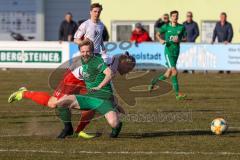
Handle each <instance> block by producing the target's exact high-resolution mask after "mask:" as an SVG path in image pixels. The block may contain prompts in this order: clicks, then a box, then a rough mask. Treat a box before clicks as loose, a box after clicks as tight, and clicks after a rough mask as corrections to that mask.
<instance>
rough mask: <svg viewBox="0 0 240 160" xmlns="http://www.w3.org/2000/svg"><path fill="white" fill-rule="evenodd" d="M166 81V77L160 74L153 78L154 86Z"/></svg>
mask: <svg viewBox="0 0 240 160" xmlns="http://www.w3.org/2000/svg"><path fill="white" fill-rule="evenodd" d="M165 79H166V77H165V76H164V74H160V75H159V76H157V77H155V78H153V80H152V84H153V85H155V84H156V83H157V82H158V81H163V80H165Z"/></svg>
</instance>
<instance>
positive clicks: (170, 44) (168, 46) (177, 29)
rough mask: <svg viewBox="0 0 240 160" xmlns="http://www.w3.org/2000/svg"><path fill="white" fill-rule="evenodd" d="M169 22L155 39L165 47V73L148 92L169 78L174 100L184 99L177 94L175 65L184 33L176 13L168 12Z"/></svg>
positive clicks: (152, 83)
mask: <svg viewBox="0 0 240 160" xmlns="http://www.w3.org/2000/svg"><path fill="white" fill-rule="evenodd" d="M170 16H171V22H170V23H169V24H165V25H163V26H162V27H161V28H160V29H159V31H158V32H157V34H156V37H157V39H158V40H159V42H160V43H161V44H164V45H165V50H164V53H165V58H166V61H167V67H168V69H167V71H166V72H165V73H164V74H161V75H159V76H157V77H155V78H154V79H153V80H152V82H151V85H150V87H149V90H150V91H151V90H152V89H154V87H155V85H156V84H157V82H158V81H163V80H166V79H167V78H170V77H171V81H172V85H173V89H174V91H175V95H176V99H177V100H181V99H185V98H186V95H185V94H182V93H180V92H179V86H178V79H177V69H176V64H177V60H178V56H179V51H180V42H181V41H186V31H185V28H184V26H183V25H182V24H179V23H178V11H172V12H170ZM163 33H164V34H165V38H164V39H162V38H161V36H160V35H161V34H163Z"/></svg>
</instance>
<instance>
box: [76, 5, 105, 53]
mask: <svg viewBox="0 0 240 160" xmlns="http://www.w3.org/2000/svg"><path fill="white" fill-rule="evenodd" d="M101 11H102V5H100V4H99V3H93V4H92V5H91V9H90V19H88V20H86V21H85V22H83V23H82V24H81V25H80V26H79V28H78V30H77V31H76V33H75V35H74V42H75V43H77V44H78V45H80V44H81V42H82V41H83V40H84V39H89V40H91V41H92V42H93V45H94V51H93V53H94V54H102V53H103V54H104V53H105V47H104V44H103V37H102V35H103V29H104V25H103V23H102V22H101V20H100V15H101Z"/></svg>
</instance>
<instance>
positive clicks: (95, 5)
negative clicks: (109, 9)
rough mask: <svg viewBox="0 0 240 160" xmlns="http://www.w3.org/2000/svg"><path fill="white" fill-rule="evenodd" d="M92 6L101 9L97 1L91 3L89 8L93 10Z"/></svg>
mask: <svg viewBox="0 0 240 160" xmlns="http://www.w3.org/2000/svg"><path fill="white" fill-rule="evenodd" d="M93 8H100V10H101V11H102V10H103V8H102V5H101V4H99V3H93V4H91V6H90V10H93Z"/></svg>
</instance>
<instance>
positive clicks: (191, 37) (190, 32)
mask: <svg viewBox="0 0 240 160" xmlns="http://www.w3.org/2000/svg"><path fill="white" fill-rule="evenodd" d="M183 25H184V26H185V29H186V32H187V41H186V42H195V41H196V39H197V37H198V36H199V28H198V24H197V23H196V22H195V21H193V14H192V12H190V11H189V12H187V19H186V21H185V22H183Z"/></svg>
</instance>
